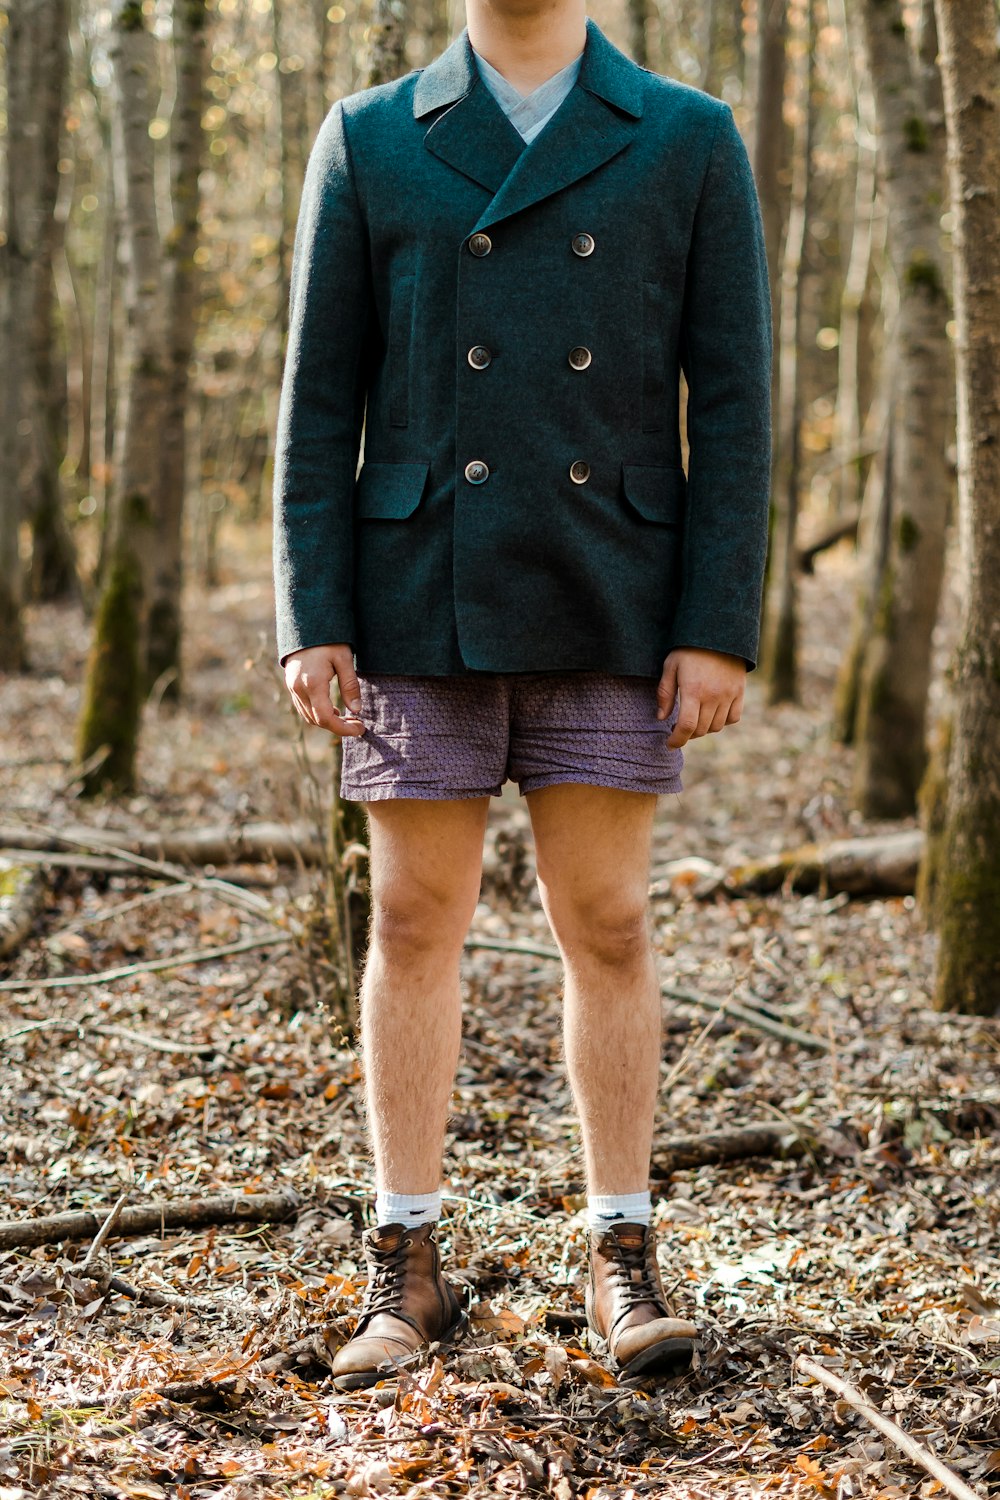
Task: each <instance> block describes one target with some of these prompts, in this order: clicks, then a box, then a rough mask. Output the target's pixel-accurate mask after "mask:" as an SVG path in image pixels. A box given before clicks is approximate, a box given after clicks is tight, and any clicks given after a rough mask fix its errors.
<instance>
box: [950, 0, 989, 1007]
mask: <svg viewBox="0 0 1000 1500" xmlns="http://www.w3.org/2000/svg"><path fill="white" fill-rule="evenodd" d="M936 12H937V21H938V32H939V37H940V45H941V59H942V68H943V72H944V97H945V109H946V113H947V121H948V147H949V149H948V164H949V175H950V183H951V205H952V213H953V214H954V217H955V250H956V256H955V317H956V322H957V325H958V338H957V344H956V348H957V367H958V485H959V509H960V518H961V525H960V534H961V543H962V548H961V552H962V563H961V566H962V588H961V598H962V603H963V616H962V630H961V641H960V645H959V648H958V652H957V654H956V659H955V667H954V696H955V703H954V717H953V730H952V746H951V756H950V765H949V777H948V783H949V784H948V797H947V811H946V813H945V819H944V829H943V832H942V834H941V841H940V858H939V861H938V864H937V872H936V873H937V882H936V885H937V889H936V911H937V922H938V928H939V949H938V967H937V986H936V991H935V1003H936V1005H937V1006H938V1008H939V1009H941V1010H959V1011H965V1012H967V1013H970V1014H975V1015H991V1014H994V1013H995V1012H996V1010H997V1007H998V1001H1000V921H998V919H997V913H998V912H1000V733H998V729H997V726H998V725H1000V623H998V622H1000V84H998V75H997V47H996V25H997V18H996V6H995V0H962V3H961V4H957V3H955V0H937V5H936Z"/></svg>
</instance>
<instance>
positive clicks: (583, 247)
mask: <svg viewBox="0 0 1000 1500" xmlns="http://www.w3.org/2000/svg"><path fill="white" fill-rule="evenodd" d="M570 244H571V245H572V246H573V254H574V255H591V254H592V253H593V249H594V236H593V235H592V234H574V236H573V238H572V240H571V241H570Z"/></svg>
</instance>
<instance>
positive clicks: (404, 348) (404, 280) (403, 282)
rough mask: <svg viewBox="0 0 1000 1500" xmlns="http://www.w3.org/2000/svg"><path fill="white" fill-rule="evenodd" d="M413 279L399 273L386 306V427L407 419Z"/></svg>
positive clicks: (398, 425) (408, 419) (395, 425)
mask: <svg viewBox="0 0 1000 1500" xmlns="http://www.w3.org/2000/svg"><path fill="white" fill-rule="evenodd" d="M415 280H416V278H415V277H413V276H401V277H400V279H399V280H398V281H397V283H396V286H395V290H394V292H393V298H392V306H391V307H390V309H389V349H388V360H389V426H390V427H406V426H408V425H409V421H410V363H411V358H410V351H411V347H412V344H413V287H414V282H415Z"/></svg>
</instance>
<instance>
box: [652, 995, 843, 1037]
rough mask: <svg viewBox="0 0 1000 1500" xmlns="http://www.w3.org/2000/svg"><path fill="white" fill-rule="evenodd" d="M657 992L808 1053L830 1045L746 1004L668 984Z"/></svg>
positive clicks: (808, 1032) (809, 1032) (810, 1033)
mask: <svg viewBox="0 0 1000 1500" xmlns="http://www.w3.org/2000/svg"><path fill="white" fill-rule="evenodd" d="M660 993H661V994H663V995H667V996H668V997H669V998H670V999H671V1000H684V1001H686V1002H687V1004H688V1005H700V1006H702V1007H703V1008H704V1009H705V1010H721V1011H725V1013H726V1015H727V1016H732V1018H733V1020H734V1021H743V1022H744V1023H745V1024H746V1025H747V1026H752V1027H754V1029H755V1030H756V1031H764V1032H766V1033H767V1035H768V1036H774V1037H777V1038H778V1039H779V1040H780V1041H782V1042H793V1043H794V1044H795V1046H797V1047H805V1048H807V1049H808V1050H809V1051H810V1052H829V1051H830V1043H829V1042H828V1041H827V1039H826V1037H822V1036H817V1035H816V1034H815V1032H812V1031H803V1030H801V1029H800V1028H799V1027H798V1026H786V1025H785V1024H784V1023H783V1022H782V1021H773V1020H772V1019H771V1017H770V1016H766V1015H764V1014H763V1012H762V1011H759V1010H754V1009H752V1008H751V1007H750V1006H748V1005H741V1004H739V1003H738V1002H736V1001H733V1000H730V999H729V997H728V996H727V997H726V998H725V999H723V1000H720V999H717V998H716V996H715V995H700V994H697V993H696V992H695V991H694V990H681V989H678V988H677V987H676V985H672V984H664V985H661V986H660Z"/></svg>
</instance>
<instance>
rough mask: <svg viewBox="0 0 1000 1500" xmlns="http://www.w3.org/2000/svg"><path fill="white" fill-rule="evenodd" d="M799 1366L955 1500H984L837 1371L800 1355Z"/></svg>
mask: <svg viewBox="0 0 1000 1500" xmlns="http://www.w3.org/2000/svg"><path fill="white" fill-rule="evenodd" d="M795 1363H796V1364H797V1365H798V1367H799V1369H800V1370H801V1371H802V1373H803V1374H804V1375H810V1376H811V1377H812V1378H813V1380H818V1381H819V1383H820V1385H825V1386H826V1388H827V1390H829V1391H833V1393H834V1395H835V1396H839V1397H840V1399H841V1401H846V1403H847V1405H848V1406H851V1407H853V1408H854V1410H855V1411H856V1412H858V1413H859V1414H860V1415H861V1416H862V1417H864V1419H865V1421H866V1422H869V1423H870V1424H871V1425H872V1427H874V1428H876V1429H877V1430H878V1431H879V1432H881V1433H882V1434H883V1436H884V1437H887V1438H888V1439H889V1440H890V1442H893V1443H895V1445H896V1447H897V1448H898V1449H899V1450H900V1451H901V1452H902V1453H905V1454H906V1456H907V1458H909V1459H911V1460H912V1461H913V1463H915V1464H919V1465H920V1467H921V1468H922V1469H926V1470H927V1472H928V1474H933V1475H934V1478H935V1479H936V1480H937V1482H938V1484H939V1485H940V1486H941V1487H942V1489H945V1490H947V1491H948V1494H949V1495H953V1496H954V1497H955V1500H981V1496H980V1495H978V1494H977V1493H976V1491H975V1490H974V1489H971V1488H970V1486H969V1485H967V1484H966V1482H965V1480H964V1479H962V1478H961V1476H960V1475H958V1474H956V1473H955V1470H954V1469H949V1467H948V1465H947V1464H945V1463H942V1462H941V1460H940V1459H939V1458H938V1456H937V1455H936V1454H935V1453H931V1452H930V1450H929V1449H928V1448H925V1447H924V1446H923V1444H922V1443H918V1442H917V1440H916V1438H915V1437H911V1436H910V1434H909V1433H908V1432H905V1431H904V1430H903V1428H902V1427H900V1426H899V1424H898V1423H897V1422H893V1421H892V1420H891V1418H889V1417H884V1416H883V1415H882V1413H881V1412H880V1411H879V1410H878V1408H877V1407H875V1406H873V1405H872V1403H871V1402H870V1401H869V1400H868V1398H867V1396H864V1395H863V1394H862V1393H861V1391H859V1390H858V1389H857V1388H856V1387H855V1386H853V1385H849V1384H848V1383H847V1381H846V1380H841V1378H840V1376H839V1375H834V1373H833V1371H832V1370H828V1369H827V1368H826V1366H825V1365H821V1364H818V1363H817V1362H816V1360H814V1359H809V1358H808V1357H807V1356H806V1355H804V1354H800V1355H799V1356H798V1358H797V1359H796V1361H795Z"/></svg>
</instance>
